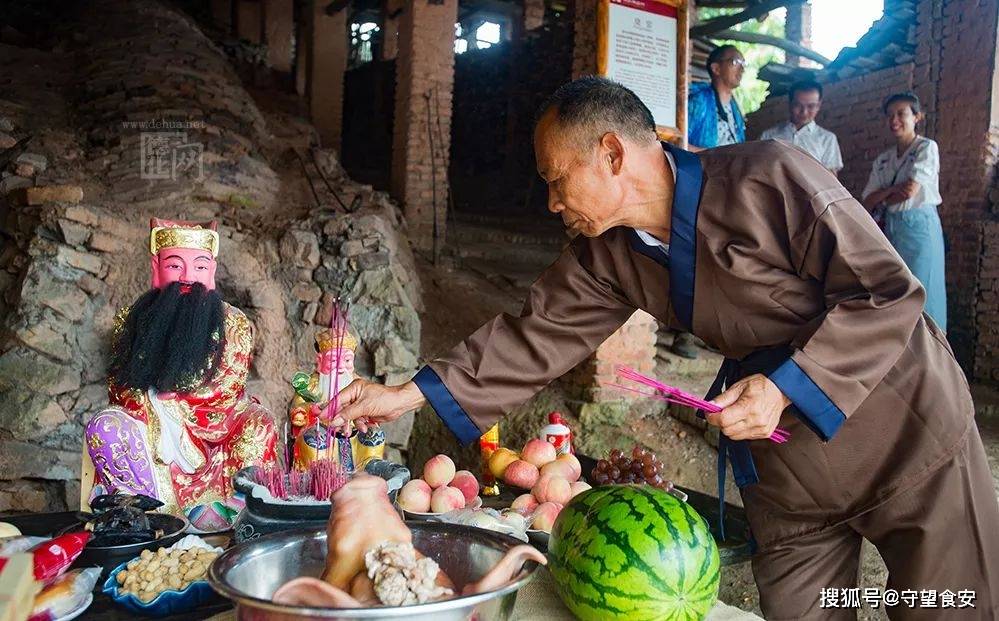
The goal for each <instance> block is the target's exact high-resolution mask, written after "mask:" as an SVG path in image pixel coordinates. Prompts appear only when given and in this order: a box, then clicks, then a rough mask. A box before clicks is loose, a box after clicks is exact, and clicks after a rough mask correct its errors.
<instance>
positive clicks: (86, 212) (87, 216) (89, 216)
mask: <svg viewBox="0 0 999 621" xmlns="http://www.w3.org/2000/svg"><path fill="white" fill-rule="evenodd" d="M63 214H64V215H65V216H66V217H67V218H69V219H70V220H73V221H75V222H79V223H81V224H86V225H87V226H91V227H93V226H96V225H97V224H98V223H100V218H99V217H98V215H97V214H96V213H94V212H93V210H91V209H90V208H89V207H85V206H82V205H70V206H69V207H66V211H65V212H63Z"/></svg>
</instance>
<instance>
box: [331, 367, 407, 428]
mask: <svg viewBox="0 0 999 621" xmlns="http://www.w3.org/2000/svg"><path fill="white" fill-rule="evenodd" d="M337 399H338V406H339V407H338V411H337V413H336V417H335V418H334V419H333V426H334V427H337V428H339V429H340V430H341V431H344V428H345V427H346V425H347V422H349V421H355V424H356V425H357V427H358V428H359V429H361V431H365V430H366V427H367V425H370V424H375V425H377V424H380V423H388V422H391V421H394V420H395V419H397V418H399V417H400V416H402V415H403V414H405V413H406V412H409V411H412V410H417V409H419V408H420V407H422V406H423V404H424V403H426V398H425V397H424V396H423V393H422V392H420V389H419V388H418V387H417V386H416V384H414V383H413V382H406V383H405V384H403V385H401V386H385V385H384V384H377V383H375V382H369V381H368V380H364V379H360V378H358V379H355V380H354V381H353V382H351V383H350V385H349V386H347V387H346V388H344V389H343V390H342V391H340V394H339V396H338V397H337Z"/></svg>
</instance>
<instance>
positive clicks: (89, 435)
mask: <svg viewBox="0 0 999 621" xmlns="http://www.w3.org/2000/svg"><path fill="white" fill-rule="evenodd" d="M127 312H128V309H123V310H122V311H121V312H120V313H119V314H118V317H117V320H116V322H115V338H117V336H118V334H119V333H120V331H121V327H122V325H123V323H124V318H125V317H126V315H127ZM225 312H226V315H225V345H224V348H223V353H222V360H221V364H220V366H219V369H218V372H217V374H216V376H215V378H214V381H213V382H212V384H211V385H210V386H207V387H203V388H200V389H198V390H196V391H194V392H191V393H186V394H177V395H176V396H175V397H174V398H172V399H161V398H160V397H159V396H157V395H156V393H155V391H153V390H150V391H146V392H143V391H140V390H134V389H122V388H120V387H117V386H110V387H109V396H110V402H111V407H109V408H108V409H106V410H104V411H102V412H100V413H98V414H97V415H96V416H94V418H93V419H91V421H90V422H89V424H88V425H87V428H86V432H85V442H86V448H87V451H88V452H89V455H90V458H91V461H92V462H93V467H94V484H95V488H94V489H95V493H97V492H108V491H122V492H126V493H142V494H147V495H150V496H154V497H156V498H159V499H160V500H162V501H163V502H164V503H165V505H166V506H165V510H166V511H170V512H172V513H180V512H185V513H190V512H191V511H192V510H198V511H200V510H203V508H204V507H215V508H216V510H217V509H218V508H219V507H220V506H225V505H226V504H227V503H228V502H229V501H230V500H231V498H232V496H233V490H232V475H233V473H235V472H236V471H237V470H238V469H240V468H242V467H244V466H249V465H254V464H262V463H272V462H273V461H274V460H275V457H276V454H275V446H276V441H277V434H276V430H275V425H274V420H273V418H272V417H271V415H270V413H268V412H267V411H266V410H265V409H264V408H263V407H262V406H261V405H259V404H258V403H257V402H256V401H255V400H253V399H252V398H248V397H247V396H246V395H245V394H244V388H245V384H246V378H247V374H248V372H249V366H250V360H251V353H252V349H253V328H252V325H251V323H250V321H249V320H248V319H247V318H246V315H244V314H243V312H242V311H240V310H239V309H238V308H235V307H233V306H230V305H229V304H226V305H225ZM164 434H166V436H167V437H165V438H164V437H163V436H164ZM171 439H172V441H171ZM224 517H226V518H229V517H231V516H224ZM193 519H194V518H193V517H192V521H193Z"/></svg>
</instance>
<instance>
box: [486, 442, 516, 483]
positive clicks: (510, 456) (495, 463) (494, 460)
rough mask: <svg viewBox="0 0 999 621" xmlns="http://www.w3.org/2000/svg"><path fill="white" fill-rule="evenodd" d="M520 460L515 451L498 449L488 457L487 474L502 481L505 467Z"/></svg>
mask: <svg viewBox="0 0 999 621" xmlns="http://www.w3.org/2000/svg"><path fill="white" fill-rule="evenodd" d="M518 459H520V455H518V454H517V452H516V451H511V450H510V449H508V448H498V449H496V450H495V451H493V454H492V455H490V456H489V464H488V465H489V473H490V474H492V475H493V476H494V477H496V478H497V479H502V478H503V474H504V473H505V472H506V468H507V466H509V465H510V464H512V463H513V462H515V461H517V460H518Z"/></svg>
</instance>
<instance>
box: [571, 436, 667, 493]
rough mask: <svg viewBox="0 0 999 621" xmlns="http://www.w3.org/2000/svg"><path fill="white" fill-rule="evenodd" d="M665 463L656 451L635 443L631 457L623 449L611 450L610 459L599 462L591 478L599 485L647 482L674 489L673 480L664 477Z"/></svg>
mask: <svg viewBox="0 0 999 621" xmlns="http://www.w3.org/2000/svg"><path fill="white" fill-rule="evenodd" d="M662 473H663V463H662V462H661V461H659V458H658V457H656V454H655V453H652V452H650V451H648V450H646V449H645V448H642V447H641V446H638V445H635V448H633V449H631V457H630V458H629V457H628V456H627V455H626V454H625V453H624V451H622V450H621V449H614V450H613V451H611V452H610V457H609V458H608V459H601V460H600V461H598V462H597V466H596V468H594V469H593V472H592V473H591V474H590V478H591V479H592V480H593V482H594V483H596V484H597V485H607V484H610V483H645V484H646V485H651V486H652V487H657V488H659V489H661V490H663V491H669V490H671V489H673V482H672V481H668V480H666V479H664V478H663V476H662Z"/></svg>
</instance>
